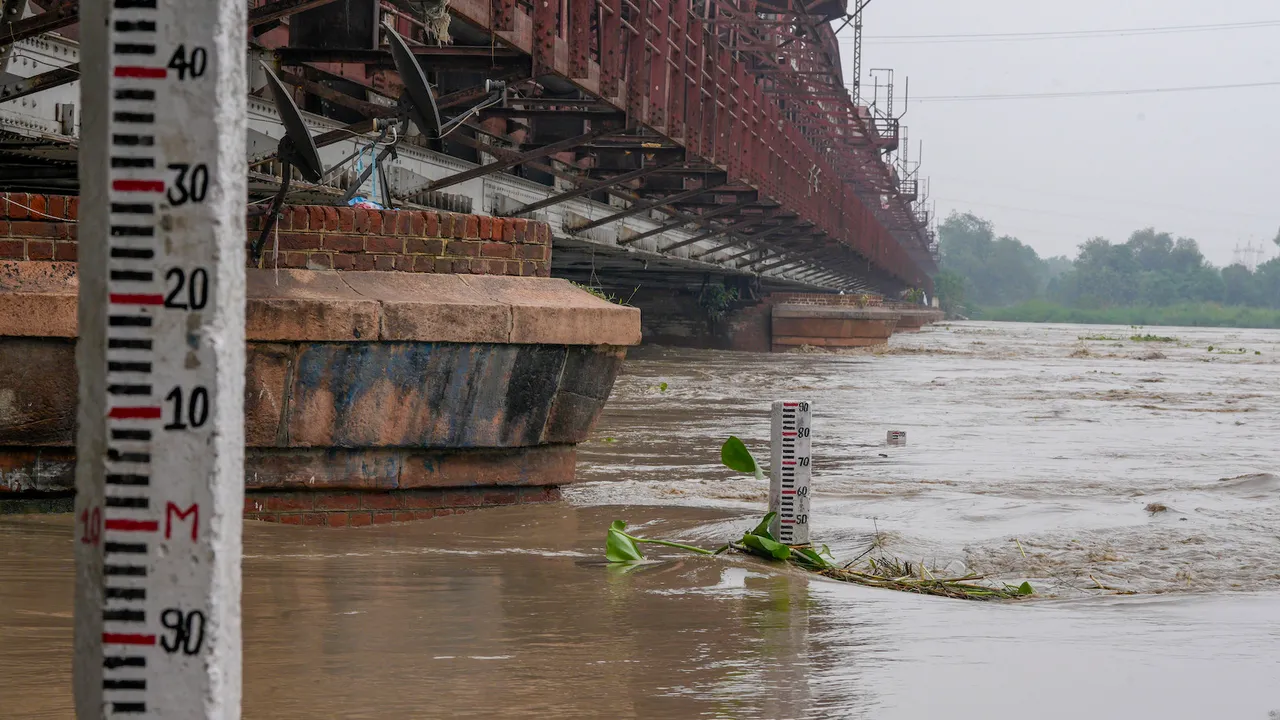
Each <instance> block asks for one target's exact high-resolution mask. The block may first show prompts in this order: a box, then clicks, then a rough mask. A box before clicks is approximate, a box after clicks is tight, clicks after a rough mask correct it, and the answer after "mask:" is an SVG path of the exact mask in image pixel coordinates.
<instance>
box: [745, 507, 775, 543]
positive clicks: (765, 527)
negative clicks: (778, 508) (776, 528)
mask: <svg viewBox="0 0 1280 720" xmlns="http://www.w3.org/2000/svg"><path fill="white" fill-rule="evenodd" d="M777 514H778V513H776V512H771V513H769V514H768V515H765V516H764V519H763V520H761V521H760V524H759V525H757V526H756V529H755V530H752V531H751V532H749V533H747V534H748V535H759V536H760V537H765V538H769V539H770V540H774V539H775V538H774V537H773V533H771V532H769V523H771V522H773V517H774V516H775V515H777Z"/></svg>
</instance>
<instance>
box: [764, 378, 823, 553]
mask: <svg viewBox="0 0 1280 720" xmlns="http://www.w3.org/2000/svg"><path fill="white" fill-rule="evenodd" d="M812 417H813V412H812V409H811V407H810V405H809V403H808V402H802V401H798V402H775V403H774V404H773V438H772V439H773V442H772V445H771V448H772V450H773V457H772V463H771V466H770V472H769V510H770V511H771V512H775V513H777V515H776V516H774V518H773V523H772V524H771V525H770V528H769V530H770V531H771V532H772V533H773V536H774V537H776V538H778V541H779V542H781V543H784V544H786V545H808V544H809V493H810V485H809V481H810V478H811V473H812V468H811V466H810V463H811V461H812V456H811V455H810V453H809V448H810V441H811V438H810V437H809V430H810V423H811V420H812Z"/></svg>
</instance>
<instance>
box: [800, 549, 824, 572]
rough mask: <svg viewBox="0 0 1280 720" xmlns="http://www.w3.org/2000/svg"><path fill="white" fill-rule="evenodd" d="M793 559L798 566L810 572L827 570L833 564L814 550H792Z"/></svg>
mask: <svg viewBox="0 0 1280 720" xmlns="http://www.w3.org/2000/svg"><path fill="white" fill-rule="evenodd" d="M791 559H792V560H794V561H795V562H796V564H797V565H800V566H802V567H804V568H806V569H809V570H825V569H827V568H829V567H831V563H829V562H827V560H826V558H824V557H822V555H821V554H819V553H818V551H817V550H814V549H813V548H791Z"/></svg>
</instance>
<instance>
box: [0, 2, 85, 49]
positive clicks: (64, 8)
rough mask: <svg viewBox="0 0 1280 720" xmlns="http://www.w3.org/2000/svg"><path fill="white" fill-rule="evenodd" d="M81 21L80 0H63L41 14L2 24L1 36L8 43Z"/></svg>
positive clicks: (0, 26)
mask: <svg viewBox="0 0 1280 720" xmlns="http://www.w3.org/2000/svg"><path fill="white" fill-rule="evenodd" d="M77 22H80V2H79V0H62V2H59V3H58V4H57V5H56V6H54V7H51V8H49V9H48V10H45V11H44V12H42V13H40V14H39V15H32V16H31V17H29V18H23V19H21V20H14V21H13V22H9V23H4V24H3V25H0V38H3V39H4V42H5V43H6V44H7V45H12V44H13V43H16V42H19V41H21V40H26V39H27V38H33V37H35V36H37V35H43V34H45V33H47V32H52V31H54V30H58V29H60V28H64V27H66V26H68V25H74V24H76V23H77Z"/></svg>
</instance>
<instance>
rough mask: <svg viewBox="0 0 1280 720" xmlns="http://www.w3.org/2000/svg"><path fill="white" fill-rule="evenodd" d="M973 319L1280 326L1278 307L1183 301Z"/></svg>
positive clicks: (1038, 308)
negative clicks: (1158, 304)
mask: <svg viewBox="0 0 1280 720" xmlns="http://www.w3.org/2000/svg"><path fill="white" fill-rule="evenodd" d="M972 314H973V319H974V320H989V321H994V322H1029V323H1075V324H1081V325H1158V326H1167V327H1220V328H1267V329H1275V328H1280V310H1273V309H1270V308H1252V307H1238V306H1226V305H1219V304H1217V303H1184V304H1181V305H1170V306H1167V307H1113V308H1104V309H1097V310H1090V309H1085V308H1073V307H1066V306H1064V305H1058V304H1056V303H1051V302H1047V301H1045V300H1028V301H1027V302H1023V303H1019V304H1017V305H1010V306H1009V307H1001V308H975V309H973V310H972Z"/></svg>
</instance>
